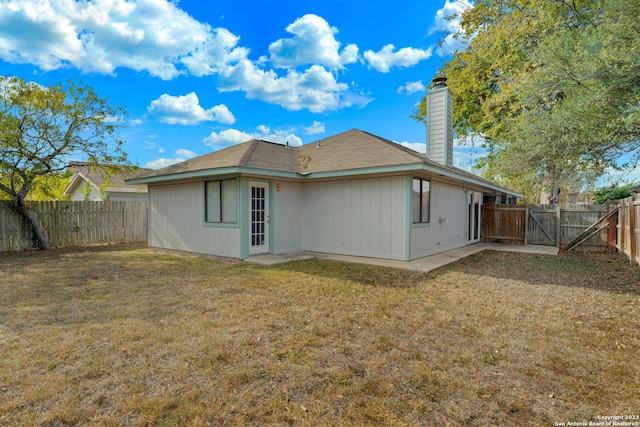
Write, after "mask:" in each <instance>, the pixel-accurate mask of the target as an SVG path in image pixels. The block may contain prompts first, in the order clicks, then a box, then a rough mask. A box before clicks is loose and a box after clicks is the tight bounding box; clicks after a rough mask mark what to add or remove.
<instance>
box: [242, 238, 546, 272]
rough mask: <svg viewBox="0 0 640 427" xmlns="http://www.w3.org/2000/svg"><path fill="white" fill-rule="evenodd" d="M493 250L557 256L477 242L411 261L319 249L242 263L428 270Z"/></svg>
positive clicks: (540, 250)
mask: <svg viewBox="0 0 640 427" xmlns="http://www.w3.org/2000/svg"><path fill="white" fill-rule="evenodd" d="M484 250H492V251H505V252H520V253H528V254H539V255H550V256H556V255H557V254H558V248H556V247H553V246H538V245H528V246H522V245H502V244H498V243H476V244H473V245H469V246H464V247H462V248H458V249H453V250H450V251H446V252H441V253H439V254H435V255H431V256H427V257H423V258H418V259H415V260H413V261H408V262H407V261H398V260H391V259H382V258H367V257H359V256H351V255H335V254H325V253H319V252H305V251H301V252H292V253H287V254H281V255H270V254H265V255H255V256H252V257H249V258H247V259H246V260H245V262H249V263H253V264H262V265H273V264H280V263H284V262H289V261H298V260H304V259H312V258H318V259H329V260H333V261H342V262H352V263H356V264H369V265H377V266H382V267H392V268H400V269H404V270H415V271H422V272H424V273H427V272H429V271H431V270H435V269H436V268H439V267H442V266H444V265H447V264H450V263H452V262H455V261H458V260H461V259H463V258H465V257H468V256H469V255H473V254H475V253H478V252H481V251H484Z"/></svg>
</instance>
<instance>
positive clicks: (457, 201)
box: [410, 180, 467, 259]
mask: <svg viewBox="0 0 640 427" xmlns="http://www.w3.org/2000/svg"><path fill="white" fill-rule="evenodd" d="M466 210H467V205H466V203H465V189H464V188H462V187H457V186H455V185H450V184H444V183H441V182H437V181H433V180H432V181H431V222H430V224H429V225H428V226H424V225H422V224H418V225H414V226H413V227H412V228H411V245H410V246H411V259H416V258H420V257H423V256H427V255H433V254H435V253H438V252H444V251H447V250H450V249H455V248H459V247H462V246H464V245H465V244H466V235H465V231H466ZM445 218H446V219H445ZM442 219H444V220H442Z"/></svg>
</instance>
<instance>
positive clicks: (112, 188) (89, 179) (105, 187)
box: [64, 162, 152, 195]
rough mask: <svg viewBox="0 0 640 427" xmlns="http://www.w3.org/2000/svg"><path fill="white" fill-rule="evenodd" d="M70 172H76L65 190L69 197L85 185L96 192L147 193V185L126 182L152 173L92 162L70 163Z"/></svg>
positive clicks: (130, 167)
mask: <svg viewBox="0 0 640 427" xmlns="http://www.w3.org/2000/svg"><path fill="white" fill-rule="evenodd" d="M69 170H70V171H71V172H74V175H73V177H72V178H71V182H70V183H69V185H68V186H67V188H66V189H65V190H64V194H69V195H70V194H73V193H74V192H75V191H76V190H77V189H78V188H79V187H80V186H81V185H85V184H84V183H88V184H89V185H90V186H91V187H92V188H93V189H94V190H95V191H105V192H120V193H141V192H143V193H146V192H147V186H146V185H141V184H128V183H126V182H125V181H126V180H127V179H131V178H135V177H137V176H139V175H142V174H144V173H148V172H151V171H152V169H146V168H140V167H137V166H106V165H99V164H96V163H92V162H88V163H86V162H70V163H69Z"/></svg>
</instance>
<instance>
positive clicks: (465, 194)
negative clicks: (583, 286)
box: [127, 81, 521, 261]
mask: <svg viewBox="0 0 640 427" xmlns="http://www.w3.org/2000/svg"><path fill="white" fill-rule="evenodd" d="M428 103H429V104H428V111H429V115H428V123H429V124H428V135H427V155H426V156H425V155H424V154H420V153H418V152H416V151H413V150H410V149H408V148H405V147H403V146H401V145H399V144H397V143H395V142H392V141H389V140H387V139H384V138H381V137H379V136H376V135H372V134H370V133H367V132H363V131H360V130H357V129H353V130H350V131H347V132H344V133H341V134H338V135H335V136H332V137H329V138H325V139H322V140H319V141H317V142H314V143H311V144H307V145H303V146H300V147H289V146H285V145H282V144H275V143H271V142H267V141H261V140H251V141H247V142H245V143H242V144H239V145H235V146H232V147H229V148H225V149H223V150H220V151H216V152H213V153H210V154H206V155H204V156H200V157H197V158H194V159H191V160H187V161H185V162H182V163H178V164H175V165H172V166H168V167H166V168H163V169H160V170H157V171H153V172H150V173H147V174H144V175H141V176H140V177H138V178H135V179H131V180H128V181H127V183H129V184H146V185H148V187H149V194H148V197H149V239H148V242H149V246H151V247H159V248H166V249H173V250H179V251H187V252H194V253H200V254H210V255H218V256H225V257H233V258H241V259H244V258H248V257H250V256H252V255H256V254H267V253H269V254H283V253H288V252H296V251H312V252H322V253H332V254H347V255H356V256H364V257H377V258H386V259H395V260H404V261H408V260H413V259H416V258H420V257H424V256H427V255H432V254H435V253H438V252H443V251H446V250H450V249H454V248H459V247H462V246H465V245H468V244H471V243H475V242H478V241H480V237H481V236H480V233H481V220H482V218H481V205H482V203H483V200H487V199H491V200H492V201H496V200H499V201H500V202H510V203H515V202H516V200H517V199H518V198H519V197H521V195H520V194H518V193H515V192H513V191H510V190H508V189H505V188H502V187H500V186H498V185H496V184H494V183H492V182H490V181H488V180H485V179H483V178H480V177H478V176H476V175H474V174H471V173H469V172H466V171H464V170H461V169H459V168H456V167H453V165H452V155H453V126H452V121H453V119H452V117H453V95H452V93H451V90H450V89H449V88H448V87H447V86H446V84H445V83H444V81H440V82H436V84H435V86H434V88H433V89H432V90H431V91H430V92H429V94H428Z"/></svg>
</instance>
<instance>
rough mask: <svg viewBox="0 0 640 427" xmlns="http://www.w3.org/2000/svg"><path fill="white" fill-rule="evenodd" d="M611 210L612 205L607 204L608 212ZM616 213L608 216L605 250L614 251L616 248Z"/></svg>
mask: <svg viewBox="0 0 640 427" xmlns="http://www.w3.org/2000/svg"><path fill="white" fill-rule="evenodd" d="M612 210H613V206H611V205H609V212H611V211H612ZM618 217H619V215H618V214H614V215H611V216H610V217H609V228H608V230H607V252H609V253H612V252H615V248H616V235H617V234H618V233H617V230H616V225H617V224H618Z"/></svg>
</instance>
